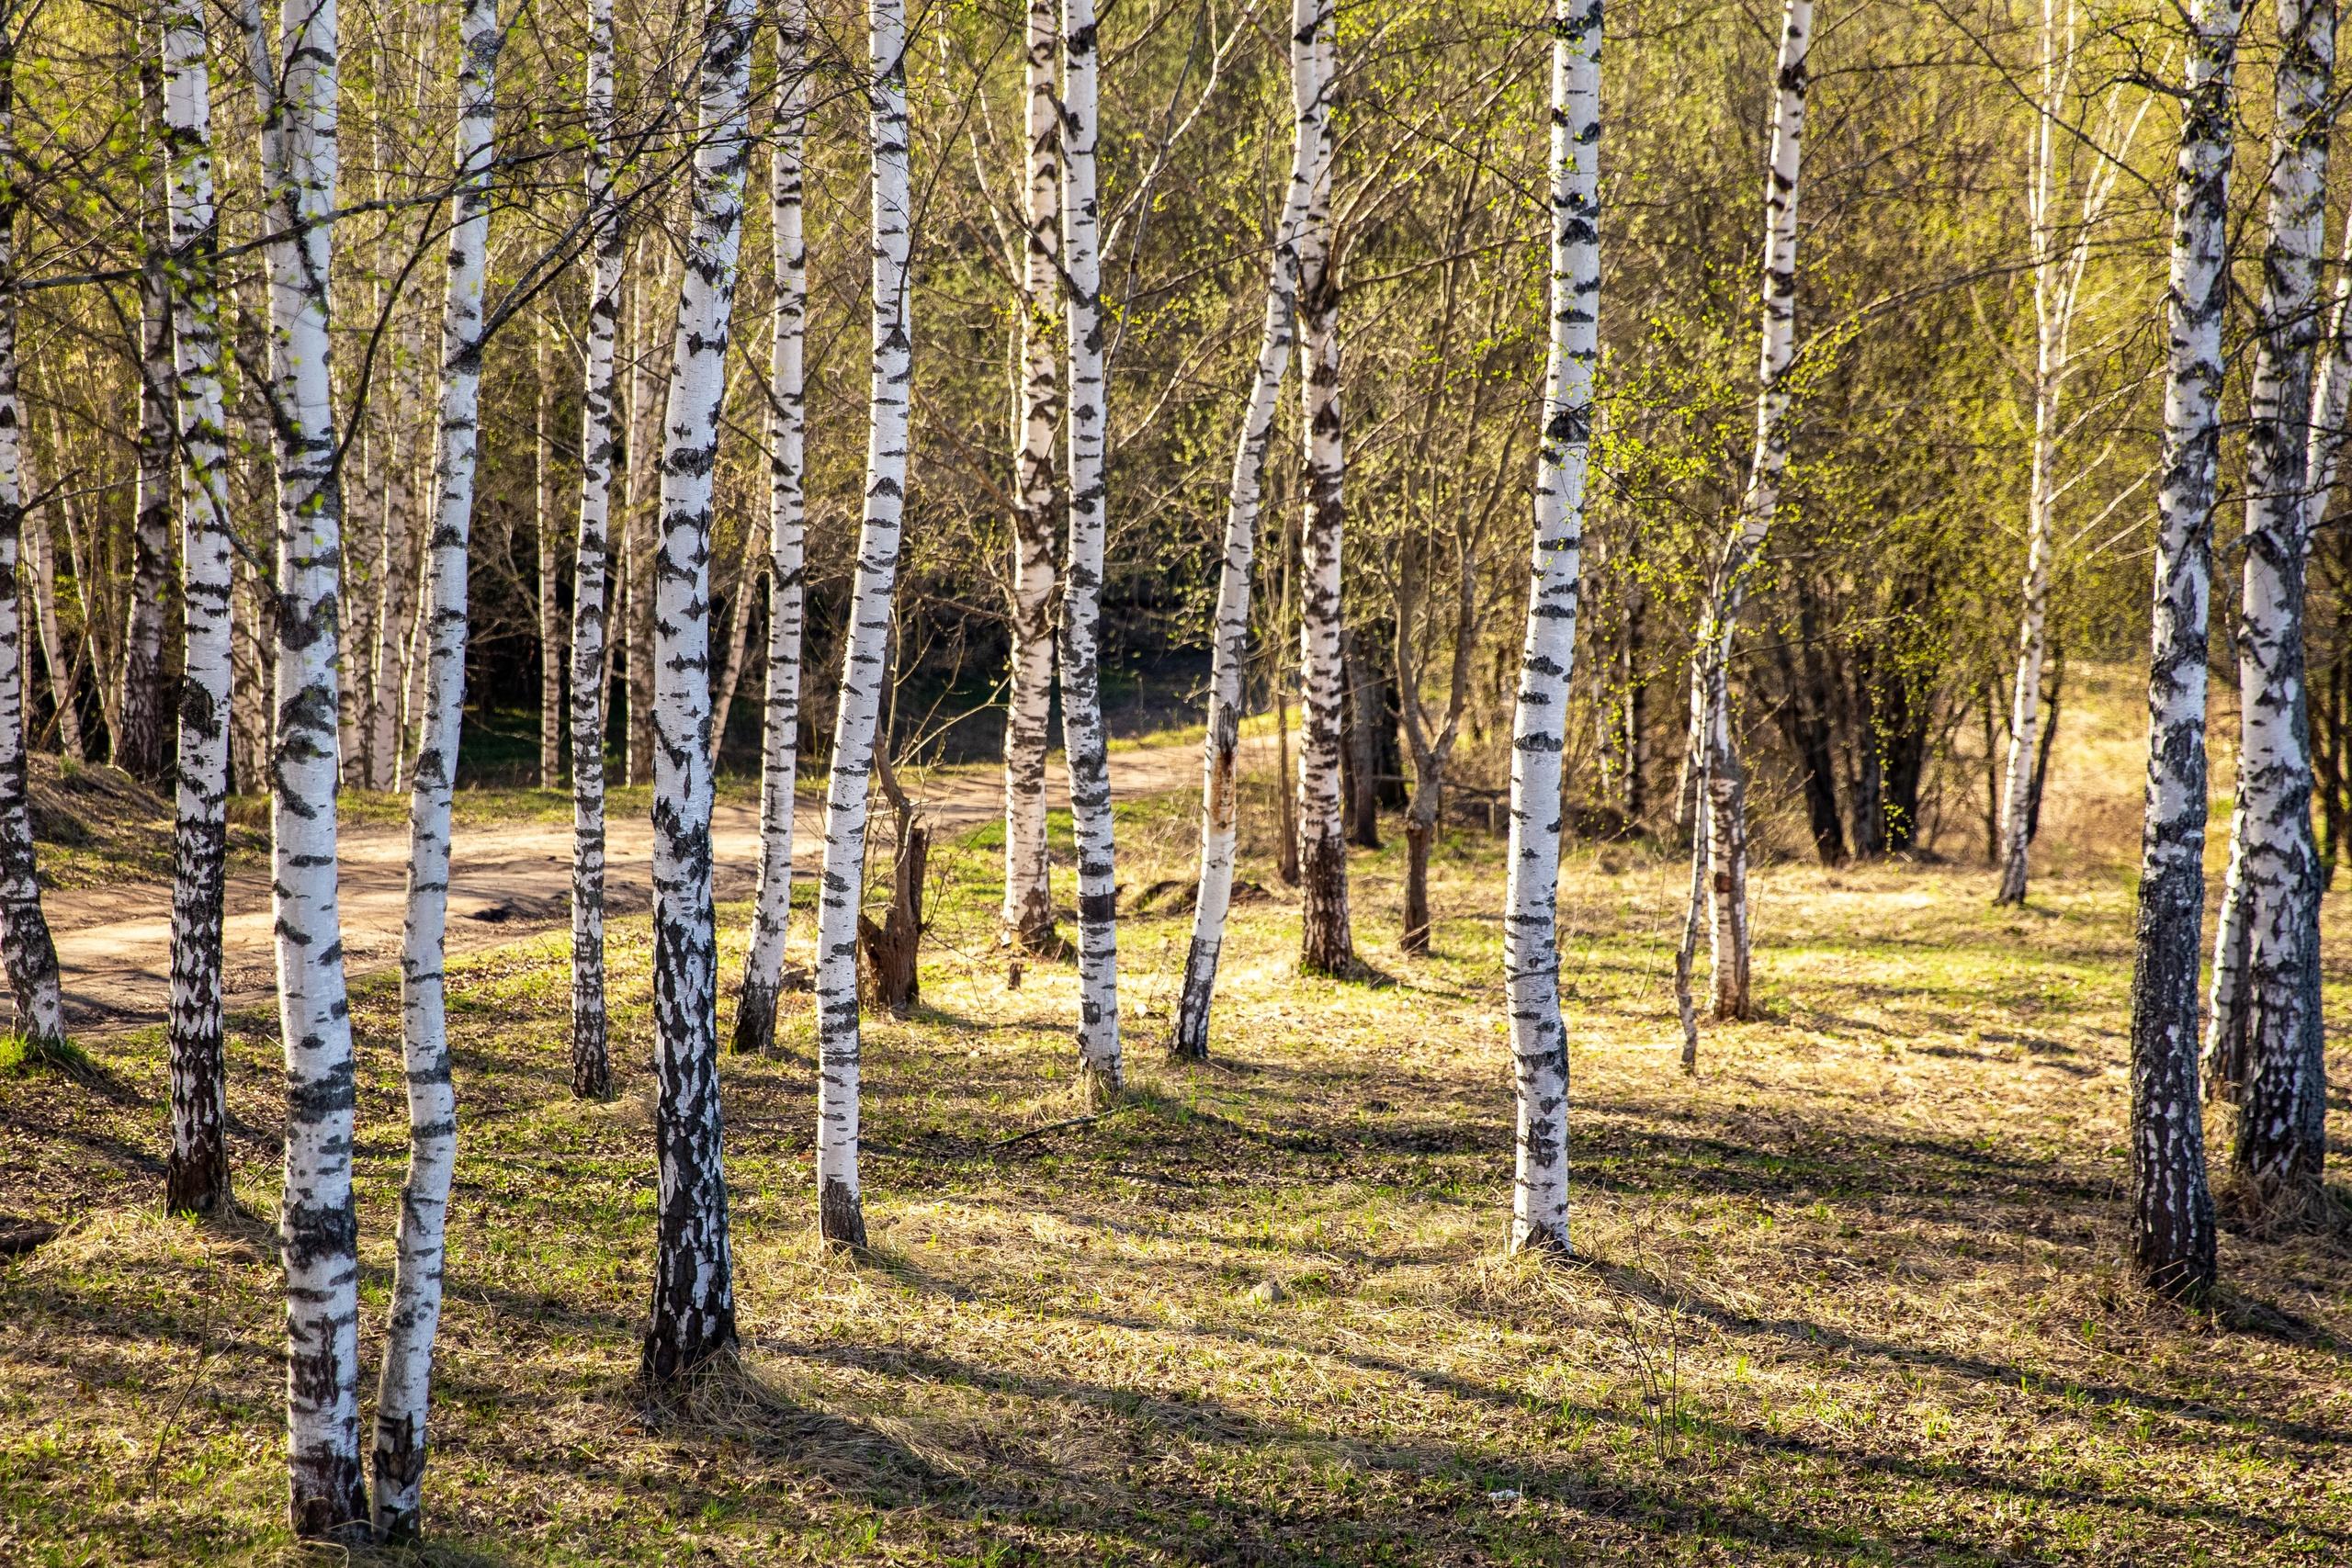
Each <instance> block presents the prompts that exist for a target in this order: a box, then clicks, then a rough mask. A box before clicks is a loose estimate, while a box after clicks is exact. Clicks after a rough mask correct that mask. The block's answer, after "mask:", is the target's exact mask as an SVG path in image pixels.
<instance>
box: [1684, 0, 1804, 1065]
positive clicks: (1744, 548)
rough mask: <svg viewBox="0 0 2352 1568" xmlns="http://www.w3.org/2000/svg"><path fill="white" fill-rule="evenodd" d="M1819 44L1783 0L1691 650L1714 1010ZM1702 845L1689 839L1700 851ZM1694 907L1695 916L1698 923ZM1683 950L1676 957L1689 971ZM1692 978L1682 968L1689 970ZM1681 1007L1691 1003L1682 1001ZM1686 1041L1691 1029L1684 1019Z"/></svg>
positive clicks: (1737, 911) (1730, 994)
mask: <svg viewBox="0 0 2352 1568" xmlns="http://www.w3.org/2000/svg"><path fill="white" fill-rule="evenodd" d="M1812 50H1813V0H1785V4H1784V6H1783V7H1782V10H1781V45H1780V52H1779V55H1778V57H1777V59H1776V61H1775V63H1774V74H1773V83H1774V90H1773V96H1772V135H1771V147H1770V155H1769V162H1768V166H1767V170H1766V175H1765V182H1764V267H1763V273H1764V281H1763V307H1764V308H1763V332H1762V334H1761V336H1762V344H1761V349H1760V353H1759V355H1758V367H1757V385H1758V391H1757V399H1756V445H1755V448H1754V452H1753V455H1752V456H1751V457H1749V459H1748V470H1747V493H1746V494H1745V495H1744V496H1743V497H1742V498H1741V502H1740V508H1739V514H1738V516H1737V517H1736V519H1734V521H1733V524H1732V529H1731V534H1730V536H1729V537H1727V538H1726V539H1725V540H1724V546H1723V549H1722V551H1721V552H1720V553H1719V554H1718V555H1717V557H1716V558H1715V563H1714V567H1713V571H1712V572H1711V573H1710V575H1709V577H1708V581H1707V585H1706V591H1705V599H1704V602H1703V605H1702V613H1701V616H1700V623H1699V637H1698V646H1697V647H1696V648H1695V649H1693V651H1692V653H1691V748H1692V752H1693V756H1694V758H1695V759H1696V763H1695V765H1694V767H1693V768H1692V770H1691V771H1692V773H1693V774H1694V776H1696V777H1698V778H1699V779H1700V780H1702V787H1703V789H1704V791H1705V795H1706V801H1707V812H1706V819H1705V824H1704V831H1703V834H1702V835H1701V836H1702V839H1703V852H1704V857H1705V862H1706V865H1707V868H1708V874H1707V875H1705V876H1704V877H1703V878H1702V877H1701V876H1698V875H1696V874H1694V876H1693V878H1692V884H1693V887H1692V897H1693V900H1694V903H1695V900H1696V899H1697V897H1698V893H1699V885H1700V884H1701V883H1702V881H1703V883H1704V886H1705V889H1706V896H1707V898H1708V900H1709V907H1710V909H1711V912H1712V919H1711V931H1712V933H1713V973H1714V1013H1715V1016H1716V1017H1717V1018H1720V1019H1736V1018H1747V1017H1748V1016H1749V1015H1750V1012H1751V1010H1752V1008H1751V1003H1750V1000H1749V994H1748V970H1749V945H1750V940H1751V934H1752V933H1751V932H1750V931H1749V930H1748V925H1747V913H1748V910H1747V783H1746V780H1745V778H1744V776H1743V774H1742V773H1741V769H1740V763H1739V757H1738V753H1737V750H1736V747H1735V744H1734V741H1733V738H1732V728H1731V678H1730V669H1731V648H1732V638H1733V637H1734V635H1735V634H1736V631H1737V630H1738V626H1739V613H1740V608H1741V606H1742V604H1744V603H1745V601H1746V599H1747V588H1748V582H1749V580H1750V578H1751V577H1752V576H1753V575H1754V573H1755V570H1756V568H1757V566H1758V563H1759V562H1760V561H1761V560H1762V558H1763V554H1764V542H1765V540H1766V539H1767V538H1768V537H1769V536H1770V534H1771V531H1772V521H1773V517H1774V514H1775V513H1777V512H1778V511H1779V509H1780V502H1781V477H1782V475H1783V474H1784V473H1785V472H1786V471H1787V469H1788V463H1789V434H1790V433H1789V429H1788V423H1789V422H1788V412H1789V389H1788V385H1787V379H1786V378H1787V375H1788V370H1789V365H1790V362H1791V361H1792V359H1793V358H1794V356H1795V348H1796V336H1795V332H1796V291H1797V274H1796V261H1797V181H1798V176H1799V174H1800V173H1801V170H1802V166H1803V152H1804V109H1805V94H1806V88H1807V85H1808V80H1809V78H1808V75H1807V66H1806V61H1807V59H1808V57H1809V56H1810V54H1811V53H1812ZM1700 853H1701V850H1700V849H1698V848H1694V850H1693V852H1692V857H1693V861H1694V863H1696V861H1697V860H1698V858H1699V856H1700ZM1697 918H1698V917H1697V913H1696V910H1695V908H1694V910H1693V912H1692V915H1691V925H1693V926H1695V924H1696V922H1697ZM1690 942H1691V938H1690V935H1689V934H1688V932H1687V931H1686V934H1685V937H1684V947H1685V949H1686V953H1685V955H1684V956H1682V957H1681V959H1680V960H1679V968H1680V970H1681V971H1683V972H1685V973H1686V974H1687V971H1688V970H1689V967H1690V960H1689V957H1688V955H1687V949H1688V947H1689V945H1690ZM1684 984H1685V986H1687V980H1686V981H1685V982H1684ZM1685 1011H1686V1013H1687V1011H1688V1007H1687V1004H1686V1008H1685ZM1684 1032H1685V1040H1686V1053H1687V1051H1688V1041H1689V1038H1690V1030H1689V1027H1688V1025H1687V1024H1686V1026H1685V1031H1684Z"/></svg>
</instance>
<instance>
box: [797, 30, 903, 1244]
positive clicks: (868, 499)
mask: <svg viewBox="0 0 2352 1568" xmlns="http://www.w3.org/2000/svg"><path fill="white" fill-rule="evenodd" d="M866 18H867V28H866V64H867V68H868V70H869V71H870V72H871V85H870V86H869V87H868V89H867V91H868V95H869V96H868V99H867V103H868V109H869V118H870V122H871V129H870V130H869V133H868V134H869V135H870V137H871V139H872V144H873V158H874V174H873V180H874V193H873V200H874V234H873V284H872V310H873V329H872V335H873V356H872V365H871V369H870V376H869V387H868V391H867V401H868V408H869V412H868V428H867V432H866V442H865V518H864V521H863V522H862V524H861V525H860V526H859V529H858V539H857V573H856V578H855V581H854V586H853V588H852V591H851V599H850V608H849V623H850V624H849V630H848V635H847V637H845V638H844V642H845V644H846V646H845V647H844V648H843V649H842V682H841V699H840V702H839V703H838V705H836V707H835V710H834V719H833V755H832V771H831V775H830V776H829V778H828V780H827V784H826V791H825V866H824V880H823V882H822V884H821V885H820V891H819V895H818V905H817V1054H818V1062H817V1230H818V1234H819V1235H822V1236H823V1237H824V1238H825V1239H826V1240H827V1241H830V1242H834V1243H837V1244H840V1245H842V1246H848V1247H864V1246H865V1207H864V1203H863V1201H862V1199H861V1196H860V1192H859V1187H858V1177H857V1145H858V1125H857V1117H858V1013H857V940H858V938H857V917H858V913H859V905H860V903H861V902H862V900H863V897H864V894H865V818H866V807H867V804H868V795H870V793H871V784H872V780H873V775H874V753H875V750H876V748H877V747H882V746H888V744H889V743H890V738H889V737H888V735H887V734H880V733H877V728H878V727H877V724H876V719H877V717H878V716H879V713H880V709H881V702H882V687H883V683H884V682H885V681H886V680H887V679H888V668H889V665H888V646H889V640H890V598H891V593H892V591H893V589H894V588H895V586H896V584H897V581H898V573H899V531H900V526H901V524H902V521H903V517H904V512H905V506H906V494H907V416H908V405H907V392H908V386H909V383H910V379H911V378H912V376H913V347H914V345H913V337H912V323H911V321H910V318H909V315H908V293H909V289H908V282H909V277H908V245H909V242H910V239H911V238H912V235H911V220H912V216H913V200H912V198H913V193H912V190H911V187H910V182H909V169H908V159H907V68H906V51H907V17H906V6H905V0H868V5H867V9H866Z"/></svg>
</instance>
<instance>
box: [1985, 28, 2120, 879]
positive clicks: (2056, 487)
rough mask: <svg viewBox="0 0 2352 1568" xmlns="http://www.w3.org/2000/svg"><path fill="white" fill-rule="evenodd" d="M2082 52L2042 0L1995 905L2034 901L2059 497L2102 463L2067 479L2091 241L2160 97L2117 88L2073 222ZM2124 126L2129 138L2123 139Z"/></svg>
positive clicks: (2080, 417)
mask: <svg viewBox="0 0 2352 1568" xmlns="http://www.w3.org/2000/svg"><path fill="white" fill-rule="evenodd" d="M2082 52H2083V46H2082V8H2081V6H2078V5H2077V4H2075V0H2042V5H2041V55H2040V65H2039V76H2038V85H2037V91H2036V96H2035V103H2034V134H2033V155H2032V173H2031V176H2030V179H2029V180H2028V182H2027V186H2026V218H2027V227H2028V242H2029V245H2030V255H2031V260H2032V265H2033V326H2034V359H2033V367H2032V370H2031V372H2030V383H2031V387H2030V392H2031V400H2032V404H2033V436H2032V446H2031V455H2030V458H2029V460H2028V467H2027V476H2026V569H2025V580H2024V592H2023V608H2022V611H2021V613H2020V615H2019V616H2018V660H2017V673H2016V677H2015V679H2014V680H2013V681H2012V682H2010V687H2009V697H2010V705H2009V751H2008V762H2007V766H2006V768H2005V769H2004V771H2003V773H2002V784H2001V816H2000V844H1999V855H2000V868H2001V880H2000V885H1999V887H1998V888H1997V889H1996V892H1995V893H1994V895H1993V902H1994V903H1996V904H2018V905H2021V904H2023V903H2024V902H2025V896H2026V883H2027V872H2028V866H2027V851H2028V849H2029V848H2030V845H2031V843H2032V840H2033V828H2034V822H2035V817H2036V807H2037V804H2038V802H2037V796H2038V795H2039V792H2040V789H2041V775H2040V771H2039V766H2038V763H2039V760H2040V759H2041V756H2042V755H2043V754H2044V747H2043V744H2042V739H2041V708H2042V690H2041V679H2042V671H2043V668H2044V666H2045V664H2046V663H2047V660H2048V658H2049V648H2050V634H2049V615H2050V575H2051V570H2052V564H2053V560H2054V558H2055V555H2056V552H2057V548H2058V539H2057V535H2056V525H2057V513H2058V507H2059V502H2060V501H2061V500H2062V499H2063V498H2064V495H2065V493H2066V491H2069V490H2071V489H2073V488H2074V486H2075V484H2077V483H2079V482H2081V480H2082V479H2083V478H2084V477H2086V474H2087V473H2088V472H2089V471H2090V470H2091V469H2093V468H2096V467H2097V465H2096V464H2092V465H2089V466H2087V467H2086V469H2085V470H2084V471H2083V472H2081V473H2077V474H2076V475H2075V477H2073V478H2071V479H2064V480H2062V479H2059V477H2058V458H2059V454H2060V451H2061V449H2062V448H2063V447H2064V444H2065V442H2066V440H2067V439H2068V437H2070V436H2072V435H2073V434H2075V433H2076V432H2078V431H2079V430H2080V429H2081V428H2082V425H2083V422H2084V421H2085V420H2086V419H2087V418H2088V417H2089V415H2090V412H2092V411H2091V410H2088V409H2086V410H2084V411H2083V412H2075V413H2071V414H2070V412H2069V410H2068V406H2067V402H2066V397H2067V393H2068V391H2069V390H2070V389H2071V387H2072V385H2073V382H2074V380H2075V376H2076V374H2077V372H2078V371H2079V370H2080V368H2081V363H2082V353H2083V349H2082V346H2081V345H2080V344H2079V343H2078V341H2077V333H2078V331H2079V329H2080V324H2081V321H2082V318H2083V314H2084V310H2085V308H2086V303H2087V299H2086V291H2087V288H2088V281H2089V272H2090V266H2091V262H2092V259H2093V254H2094V253H2093V248H2092V247H2093V243H2094V241H2095V239H2096V238H2097V236H2098V231H2099V229H2100V227H2101V225H2102V223H2103V221H2104V220H2105V219H2106V216H2107V209H2108V206H2109V202H2110V201H2112V199H2113V198H2114V195H2115V189H2116V186H2117V183H2118V182H2119V180H2120V178H2121V176H2122V173H2123V169H2124V163H2123V159H2124V157H2125V156H2126V155H2127V154H2128V153H2129V152H2130V150H2131V148H2132V147H2133V146H2134V145H2136V144H2137V142H2138V141H2139V129H2140V124H2141V121H2142V120H2143V119H2144V118H2146V117H2147V112H2148V106H2149V105H2150V104H2151V103H2153V102H2154V99H2153V97H2150V96H2143V97H2142V98H2141V100H2140V102H2139V105H2138V107H2136V108H2135V109H2134V110H2133V111H2132V113H2131V118H2129V120H2128V121H2127V120H2125V118H2123V106H2124V97H2123V89H2122V87H2121V86H2120V85H2117V86H2115V87H2114V88H2112V89H2110V90H2109V93H2108V95H2107V97H2106V101H2105V106H2104V108H2103V110H2102V112H2101V114H2100V116H2099V118H2098V120H2097V121H2096V122H2095V123H2094V126H2093V130H2092V134H2091V142H2092V152H2093V155H2094V156H2095V157H2096V158H2097V162H2096V164H2094V166H2093V169H2092V171H2091V174H2090V175H2089V176H2088V178H2086V180H2085V181H2084V182H2083V187H2082V191H2081V195H2080V198H2079V201H2078V202H2076V203H2075V204H2074V205H2075V210H2074V211H2073V213H2072V214H2071V215H2069V216H2067V217H2062V216H2061V214H2060V212H2059V204H2060V202H2061V201H2062V199H2064V196H2065V194H2066V193H2064V191H2062V190H2061V188H2060V185H2061V181H2062V178H2063V175H2064V169H2065V167H2066V166H2067V161H2066V160H2065V159H2064V157H2063V156H2062V152H2061V147H2060V141H2061V138H2062V135H2063V136H2065V137H2068V138H2071V137H2072V136H2073V135H2074V134H2075V132H2074V131H2073V130H2071V129H2070V128H2069V127H2068V125H2067V123H2066V122H2067V117H2068V106H2069V104H2070V103H2071V102H2072V101H2073V100H2074V98H2075V94H2076V77H2077V73H2078V72H2079V70H2080V68H2081V65H2082ZM2119 128H2120V130H2121V134H2120V135H2117V134H2115V132H2116V131H2117V130H2119ZM2109 147H2112V148H2114V149H2115V151H2114V152H2113V154H2112V155H2100V152H2101V150H2102V149H2105V148H2109Z"/></svg>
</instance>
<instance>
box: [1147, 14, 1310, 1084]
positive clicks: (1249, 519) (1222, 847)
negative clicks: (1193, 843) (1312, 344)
mask: <svg viewBox="0 0 2352 1568" xmlns="http://www.w3.org/2000/svg"><path fill="white" fill-rule="evenodd" d="M1322 4H1323V0H1291V28H1290V40H1291V41H1290V60H1291V73H1292V80H1293V82H1294V84H1295V83H1296V81H1297V80H1298V79H1299V75H1300V73H1306V75H1307V78H1308V79H1309V80H1312V78H1313V74H1314V71H1315V62H1314V61H1313V59H1312V58H1311V51H1312V49H1313V39H1314V37H1315V32H1316V28H1317V17H1319V16H1320V14H1321V6H1322ZM1316 156H1317V141H1316V138H1315V137H1314V136H1312V135H1310V134H1309V131H1308V128H1307V124H1306V119H1305V117H1304V116H1301V117H1300V118H1299V121H1298V124H1297V128H1296V130H1295V134H1294V137H1293V140H1292V142H1291V164H1290V185H1289V187H1288V190H1287V193H1286V194H1285V196H1284V197H1283V208H1282V214H1281V216H1280V217H1279V218H1277V219H1276V220H1275V224H1274V243H1273V260H1272V265H1271V267H1270V269H1269V272H1268V276H1267V280H1266V319H1265V324H1264V326H1263V327H1262V328H1261V330H1260V332H1259V335H1258V363H1257V368H1256V372H1255V375H1254V376H1253V378H1251V381H1250V397H1249V400H1248V401H1247V403H1245V404H1244V406H1243V411H1242V416H1241V434H1240V436H1239V438H1238V441H1237V442H1236V444H1235V447H1234V453H1233V478H1232V480H1231V482H1230V484H1229V486H1228V488H1227V501H1226V513H1225V555H1224V560H1223V563H1222V564H1221V566H1220V567H1219V569H1218V572H1217V588H1216V625H1215V628H1214V630H1215V639H1216V640H1215V642H1214V644H1213V646H1212V649H1211V653H1210V659H1209V705H1208V728H1207V733H1206V735H1205V736H1204V738H1203V739H1202V742H1201V870H1200V886H1199V890H1198V894H1197V896H1196V897H1195V898H1194V900H1193V936H1192V944H1191V946H1190V947H1189V948H1188V949H1187V950H1186V952H1185V955H1184V985H1183V989H1182V992H1181V993H1180V994H1179V997H1178V1000H1177V1012H1176V1032H1175V1035H1174V1037H1173V1038H1172V1039H1171V1040H1170V1043H1169V1052H1170V1055H1174V1056H1177V1057H1179V1058H1182V1059H1183V1060H1187V1061H1205V1060H1207V1059H1208V1054H1209V1004H1210V1003H1211V1001H1212V1000H1214V999H1215V998H1216V965H1217V955H1218V953H1220V951H1221V950H1222V949H1223V947H1224V945H1225V920H1226V916H1227V912H1228V911H1229V909H1230V908H1231V905H1232V901H1233V850H1234V837H1235V829H1236V825H1237V821H1238V812H1239V808H1240V803H1241V796H1240V770H1241V704H1242V691H1241V681H1242V676H1243V674H1244V673H1245V671H1246V670H1247V668H1248V664H1249V657H1250V564H1251V559H1252V558H1253V557H1254V556H1255V554H1256V551H1257V547H1258V513H1259V509H1260V507H1261V503H1262V502H1263V500H1264V495H1265V489H1264V482H1265V470H1266V449H1267V447H1268V446H1269V445H1270V444H1271V443H1272V439H1273V427H1274V400H1275V399H1277V398H1278V397H1280V396H1281V395H1282V388H1283V362H1284V361H1285V360H1286V359H1288V358H1289V356H1290V351H1291V344H1292V341H1293V338H1294V336H1295V332H1296V329H1297V322H1298V283H1299V256H1298V244H1299V231H1300V229H1301V228H1302V226H1303V225H1304V224H1305V222H1306V206H1307V202H1308V200H1309V199H1310V197H1312V195H1313V191H1314V179H1315V159H1316Z"/></svg>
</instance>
